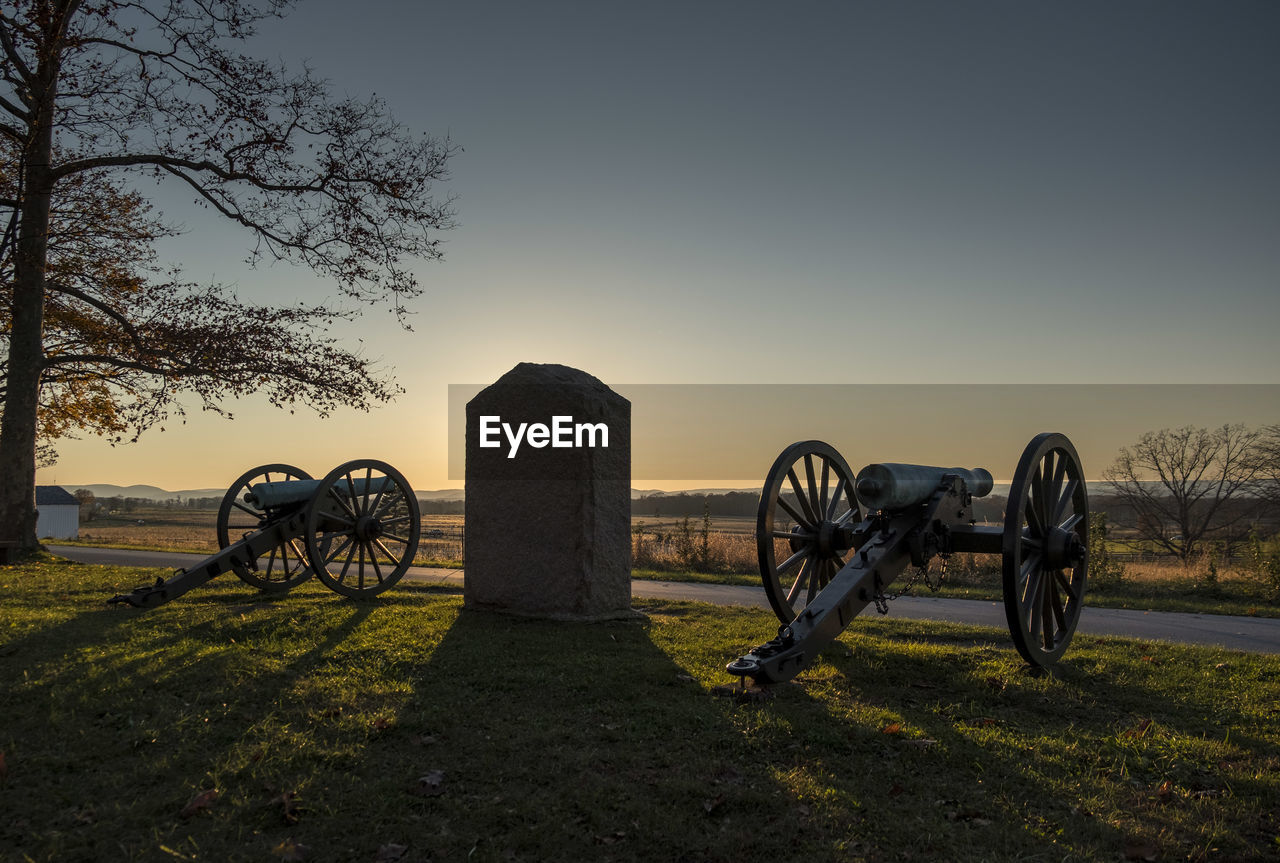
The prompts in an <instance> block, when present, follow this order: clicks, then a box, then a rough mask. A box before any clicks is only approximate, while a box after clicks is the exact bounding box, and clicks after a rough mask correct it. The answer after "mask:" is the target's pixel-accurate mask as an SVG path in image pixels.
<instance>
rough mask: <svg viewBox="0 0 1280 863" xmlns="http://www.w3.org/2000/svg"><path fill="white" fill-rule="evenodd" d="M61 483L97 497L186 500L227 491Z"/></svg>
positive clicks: (221, 494)
mask: <svg viewBox="0 0 1280 863" xmlns="http://www.w3.org/2000/svg"><path fill="white" fill-rule="evenodd" d="M61 485H62V487H63V488H65V489H66V490H67V491H75V490H76V489H79V488H87V489H88V490H89V491H91V492H93V496H94V497H96V498H111V497H136V498H143V499H145V500H173V499H174V498H175V497H176V498H178V499H179V500H184V501H185V500H188V499H190V498H193V497H222V496H223V495H224V494H226V493H227V490H226V489H225V488H191V489H184V490H183V491H165V490H164V489H162V488H158V487H156V486H154V485H110V484H105V483H89V484H87V485H76V484H75V483H62V484H61Z"/></svg>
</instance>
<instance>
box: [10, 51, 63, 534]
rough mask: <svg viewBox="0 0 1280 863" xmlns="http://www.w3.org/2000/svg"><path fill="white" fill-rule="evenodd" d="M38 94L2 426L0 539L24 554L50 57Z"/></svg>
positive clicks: (30, 498)
mask: <svg viewBox="0 0 1280 863" xmlns="http://www.w3.org/2000/svg"><path fill="white" fill-rule="evenodd" d="M36 79H37V81H38V82H39V85H40V86H39V87H38V88H33V89H35V90H37V92H33V94H32V96H33V101H34V103H35V104H34V105H33V115H34V117H33V119H34V123H33V125H32V127H31V130H32V133H33V134H32V136H31V142H30V144H29V145H28V146H27V148H26V151H25V153H24V156H25V163H26V164H25V166H24V168H23V173H22V201H21V202H20V203H19V206H20V207H21V216H20V218H19V221H18V238H17V248H16V250H15V252H16V254H15V255H14V262H13V263H14V266H13V329H12V330H11V331H10V333H9V375H8V378H9V379H8V381H7V386H6V394H5V403H4V417H3V419H0V540H10V541H14V540H16V541H17V543H18V547H19V548H20V549H22V550H27V551H30V550H34V549H37V548H39V542H38V541H37V539H36V429H37V427H38V420H39V415H38V411H39V403H40V375H41V372H42V371H43V368H44V340H43V328H44V277H45V266H46V263H47V261H48V250H49V205H50V198H51V195H52V192H53V172H52V170H51V164H50V163H51V161H52V158H53V105H54V92H55V88H56V81H57V63H56V60H54V59H51V58H46V59H45V60H44V61H43V62H42V63H41V67H40V68H39V69H38V71H37V72H36Z"/></svg>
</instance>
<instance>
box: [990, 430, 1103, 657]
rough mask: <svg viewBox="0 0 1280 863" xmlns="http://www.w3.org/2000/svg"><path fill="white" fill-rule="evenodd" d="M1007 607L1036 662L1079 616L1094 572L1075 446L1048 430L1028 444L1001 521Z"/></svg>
mask: <svg viewBox="0 0 1280 863" xmlns="http://www.w3.org/2000/svg"><path fill="white" fill-rule="evenodd" d="M1003 542H1004V549H1003V550H1004V568H1003V570H1004V572H1003V574H1004V611H1005V617H1006V618H1007V619H1008V621H1009V632H1010V633H1011V634H1012V635H1013V643H1014V645H1015V646H1016V647H1017V648H1018V652H1019V653H1021V654H1022V657H1023V659H1025V660H1027V662H1029V663H1031V664H1032V665H1036V666H1049V665H1052V664H1053V663H1055V662H1057V661H1058V658H1059V657H1060V656H1062V653H1063V651H1065V650H1066V649H1067V645H1068V644H1069V643H1070V642H1071V636H1072V635H1073V634H1074V633H1075V631H1076V624H1077V623H1078V622H1079V620H1080V609H1081V607H1082V606H1083V604H1084V588H1085V579H1086V577H1087V576H1088V573H1089V496H1088V492H1087V490H1086V488H1085V481H1084V472H1083V471H1082V469H1081V467H1080V457H1079V456H1078V455H1076V450H1075V447H1073V446H1072V445H1071V441H1069V440H1067V438H1066V436H1065V435H1061V434H1055V433H1051V432H1046V433H1044V434H1040V435H1037V436H1036V437H1034V438H1032V440H1031V442H1030V443H1029V444H1027V448H1026V450H1024V451H1023V453H1022V458H1021V460H1019V462H1018V469H1017V471H1016V472H1015V473H1014V475H1013V485H1012V487H1011V488H1010V489H1009V502H1008V504H1007V507H1006V511H1005V521H1004V538H1003Z"/></svg>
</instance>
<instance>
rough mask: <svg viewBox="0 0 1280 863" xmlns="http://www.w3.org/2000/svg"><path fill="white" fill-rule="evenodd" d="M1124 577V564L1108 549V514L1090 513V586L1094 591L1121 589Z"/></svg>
mask: <svg viewBox="0 0 1280 863" xmlns="http://www.w3.org/2000/svg"><path fill="white" fill-rule="evenodd" d="M1124 576H1125V571H1124V564H1123V563H1121V562H1120V561H1118V560H1116V559H1115V558H1113V557H1112V556H1111V550H1110V549H1108V548H1107V514H1106V513H1105V512H1091V513H1089V586H1090V587H1091V588H1092V589H1093V590H1106V589H1108V588H1115V587H1119V586H1120V584H1121V582H1123V581H1124Z"/></svg>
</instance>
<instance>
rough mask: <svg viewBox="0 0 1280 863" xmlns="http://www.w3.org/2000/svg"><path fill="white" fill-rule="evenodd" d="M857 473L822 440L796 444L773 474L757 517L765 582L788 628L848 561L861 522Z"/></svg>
mask: <svg viewBox="0 0 1280 863" xmlns="http://www.w3.org/2000/svg"><path fill="white" fill-rule="evenodd" d="M853 482H854V474H853V471H851V470H850V469H849V464H848V463H847V462H846V461H845V460H844V458H843V457H842V456H841V455H840V453H838V452H836V450H835V448H834V447H832V446H830V445H829V444H825V443H823V442H822V441H816V440H808V441H801V442H799V443H794V444H792V445H791V446H789V447H787V448H786V449H785V450H783V451H782V454H781V455H779V456H778V458H777V460H776V461H774V463H773V467H772V468H770V469H769V475H768V476H767V477H766V478H765V483H764V490H763V491H762V492H761V494H760V508H759V510H758V512H757V514H756V549H757V552H758V556H759V558H760V577H761V580H762V581H763V582H764V590H765V593H766V594H767V595H768V597H769V604H770V605H772V606H773V611H774V613H775V614H777V615H778V619H779V620H780V621H782V622H783V623H790V622H791V621H793V620H795V618H796V615H798V614H799V613H800V612H801V610H803V609H804V607H805V606H806V605H808V604H809V603H810V602H812V601H813V598H814V597H815V596H817V595H818V593H819V592H820V591H821V590H822V588H824V587H826V586H827V584H828V583H830V581H831V579H832V578H833V577H834V576H835V574H836V573H837V572H839V571H840V569H841V567H843V566H844V564H845V562H846V561H847V560H848V555H849V552H850V551H853V550H854V549H853V543H852V540H851V539H850V534H851V533H852V528H853V526H854V525H856V524H858V522H859V521H861V520H862V516H861V514H860V513H859V511H858V500H857V498H856V497H855V496H854V488H853Z"/></svg>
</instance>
